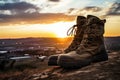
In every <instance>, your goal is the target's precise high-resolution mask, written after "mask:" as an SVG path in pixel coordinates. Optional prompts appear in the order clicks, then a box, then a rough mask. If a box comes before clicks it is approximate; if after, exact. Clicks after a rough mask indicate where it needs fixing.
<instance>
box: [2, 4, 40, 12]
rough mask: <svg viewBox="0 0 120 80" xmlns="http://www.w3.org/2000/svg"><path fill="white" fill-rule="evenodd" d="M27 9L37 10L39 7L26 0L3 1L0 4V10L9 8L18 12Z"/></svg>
mask: <svg viewBox="0 0 120 80" xmlns="http://www.w3.org/2000/svg"><path fill="white" fill-rule="evenodd" d="M28 9H34V10H38V9H39V8H38V7H36V6H35V5H33V4H30V3H27V2H17V3H5V4H2V5H0V10H1V11H2V10H10V11H11V12H15V13H20V12H23V13H24V12H25V11H26V10H28Z"/></svg>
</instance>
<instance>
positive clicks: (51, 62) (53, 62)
mask: <svg viewBox="0 0 120 80" xmlns="http://www.w3.org/2000/svg"><path fill="white" fill-rule="evenodd" d="M57 60H58V55H56V56H53V57H51V58H49V61H48V66H58V64H57ZM106 60H108V55H107V53H106V52H104V53H103V54H97V55H95V56H93V57H92V59H90V61H91V63H97V62H102V61H106ZM61 62H64V63H65V64H64V65H65V66H73V67H74V66H76V64H77V66H78V64H81V63H85V64H84V65H89V64H90V63H87V61H74V62H68V61H67V60H66V59H62V60H61ZM75 62H78V63H75ZM60 64H61V63H60ZM64 65H62V66H64ZM84 65H83V66H84ZM62 66H61V67H62ZM78 67H81V66H78Z"/></svg>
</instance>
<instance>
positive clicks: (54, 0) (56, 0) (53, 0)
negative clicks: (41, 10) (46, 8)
mask: <svg viewBox="0 0 120 80" xmlns="http://www.w3.org/2000/svg"><path fill="white" fill-rule="evenodd" d="M49 1H52V2H59V1H60V0H49Z"/></svg>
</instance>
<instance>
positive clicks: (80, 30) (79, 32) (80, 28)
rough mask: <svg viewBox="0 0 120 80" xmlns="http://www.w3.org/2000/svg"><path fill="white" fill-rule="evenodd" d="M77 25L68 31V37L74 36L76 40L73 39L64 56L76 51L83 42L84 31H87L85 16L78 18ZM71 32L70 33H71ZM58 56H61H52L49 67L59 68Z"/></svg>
mask: <svg viewBox="0 0 120 80" xmlns="http://www.w3.org/2000/svg"><path fill="white" fill-rule="evenodd" d="M76 23H77V24H76V25H74V26H73V27H72V28H70V29H69V30H68V35H71V34H74V38H73V41H72V42H71V44H70V45H69V46H68V48H67V49H65V50H64V53H63V54H66V53H68V52H71V51H75V50H76V49H77V48H78V46H79V45H80V43H81V41H82V38H83V34H84V30H85V29H84V28H85V26H84V25H85V23H86V18H85V17H84V16H78V17H77V20H76ZM70 30H71V31H70ZM74 30H75V31H74ZM69 31H70V33H69ZM73 32H75V33H73ZM58 56H59V55H52V56H50V57H49V61H48V65H49V66H57V59H58Z"/></svg>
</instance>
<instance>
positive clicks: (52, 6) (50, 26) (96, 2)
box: [0, 0, 120, 39]
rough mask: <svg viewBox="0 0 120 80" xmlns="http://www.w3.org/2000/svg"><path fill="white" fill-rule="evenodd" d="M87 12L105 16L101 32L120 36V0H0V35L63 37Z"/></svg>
mask: <svg viewBox="0 0 120 80" xmlns="http://www.w3.org/2000/svg"><path fill="white" fill-rule="evenodd" d="M88 14H91V15H95V16H98V17H100V18H101V19H106V20H107V22H106V24H105V34H104V36H110V37H112V36H120V27H119V25H120V0H77V1H76V0H0V39H3V38H25V37H60V38H64V37H67V35H66V32H67V30H68V29H69V28H70V27H71V26H72V25H74V24H75V23H76V22H75V18H76V16H77V15H82V16H87V15H88Z"/></svg>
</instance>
